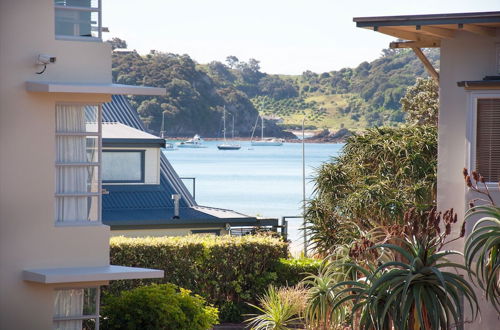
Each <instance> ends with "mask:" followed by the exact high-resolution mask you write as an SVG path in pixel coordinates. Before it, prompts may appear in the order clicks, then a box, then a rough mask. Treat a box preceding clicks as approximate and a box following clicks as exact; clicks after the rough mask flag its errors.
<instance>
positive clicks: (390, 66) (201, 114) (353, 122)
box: [109, 38, 439, 136]
mask: <svg viewBox="0 0 500 330" xmlns="http://www.w3.org/2000/svg"><path fill="white" fill-rule="evenodd" d="M109 43H110V44H111V45H112V47H114V48H117V47H123V46H126V42H125V41H124V40H121V39H117V38H115V39H113V40H110V41H109ZM427 56H428V57H429V59H430V60H431V62H433V64H434V65H438V62H439V60H438V58H439V54H438V52H436V51H435V50H430V51H428V52H427ZM112 59H113V71H112V72H113V79H114V81H115V82H118V83H124V84H135V85H150V86H156V87H164V88H166V90H167V96H165V97H157V98H154V99H151V98H150V97H144V96H132V97H131V101H132V104H133V105H134V106H135V107H136V108H140V109H139V115H140V117H141V118H142V120H144V121H145V122H146V123H147V125H148V128H149V129H150V130H152V131H159V130H160V126H161V121H162V117H163V114H165V122H166V131H167V134H169V135H171V136H186V135H192V134H195V133H199V134H202V135H204V136H219V135H220V132H221V109H222V107H223V106H225V107H226V110H227V111H228V112H230V113H231V114H232V115H234V117H235V120H236V125H235V126H236V128H235V133H236V135H239V136H249V135H250V134H251V130H252V127H253V123H254V121H255V118H256V117H257V111H256V109H255V107H254V105H253V104H258V102H256V101H255V100H254V102H253V104H252V102H250V101H249V100H250V99H255V98H257V101H258V100H259V98H261V97H265V98H267V99H268V100H269V102H268V104H267V105H266V106H265V107H260V108H259V111H261V112H263V113H264V112H265V113H267V114H276V115H278V116H282V117H284V118H285V119H287V120H289V121H290V122H288V123H290V124H297V123H298V120H299V119H297V118H296V117H297V116H299V117H300V121H301V120H302V117H303V115H304V114H306V115H307V120H308V121H309V122H310V123H314V125H316V126H318V127H324V126H325V124H326V123H327V124H328V125H330V126H331V125H333V124H332V120H333V121H342V123H344V124H345V125H346V127H347V128H363V127H374V126H380V125H389V126H394V125H398V124H399V123H401V122H403V120H404V118H403V117H404V116H403V112H402V111H401V109H400V104H399V101H400V99H401V98H402V97H403V96H404V94H405V91H406V88H407V87H409V86H412V85H413V84H414V83H415V81H416V78H418V77H426V73H425V70H424V68H423V66H422V64H421V63H420V62H419V60H418V59H417V58H416V56H415V55H414V54H413V53H412V52H411V51H409V50H385V51H384V54H383V55H382V56H381V57H380V58H379V59H376V60H375V61H372V62H370V63H368V62H363V63H361V64H360V65H359V66H358V67H357V68H355V69H351V68H344V69H341V70H339V71H332V72H324V73H321V74H316V73H313V72H310V71H306V72H304V73H303V74H302V75H300V76H289V75H288V76H287V75H269V74H266V73H263V72H261V71H260V70H261V69H260V64H259V61H257V60H255V59H250V60H249V61H248V62H244V61H240V60H239V59H238V58H237V57H235V56H228V57H227V59H226V62H227V64H224V63H222V62H218V61H212V62H210V63H208V64H197V63H195V62H194V61H193V60H192V59H191V58H190V57H189V56H188V55H177V54H171V53H161V52H157V51H151V53H150V54H148V55H145V56H141V55H139V54H137V53H136V52H132V53H119V52H115V53H113V57H112ZM234 95H238V96H237V97H231V96H234ZM318 96H325V97H332V96H345V97H346V103H348V104H347V105H344V104H336V103H332V104H329V105H328V104H314V103H313V102H306V99H308V98H312V97H318ZM145 102H147V103H148V104H145ZM304 104H305V106H304ZM306 110H307V111H306ZM304 111H305V112H304ZM333 115H335V118H333V119H332V118H331V117H332V116H333ZM354 126H355V127H354ZM335 127H340V123H338V124H337V125H335ZM268 128H269V130H268V132H269V135H275V136H282V134H283V133H282V131H281V130H280V129H279V127H277V126H275V125H272V124H271V125H270V126H269V127H268ZM330 128H333V126H332V127H330Z"/></svg>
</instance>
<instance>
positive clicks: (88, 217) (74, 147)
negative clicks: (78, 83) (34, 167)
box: [55, 105, 100, 223]
mask: <svg viewBox="0 0 500 330" xmlns="http://www.w3.org/2000/svg"><path fill="white" fill-rule="evenodd" d="M98 118H99V107H98V106H83V105H57V107H56V192H55V193H56V203H55V204H56V205H55V207H56V211H55V219H56V222H57V223H62V222H81V221H98V220H99V219H100V215H99V208H100V181H99V171H100V166H99V165H100V164H99V161H100V159H99V145H100V144H99V139H100V132H99V127H100V125H98V123H97V122H96V120H97V121H98Z"/></svg>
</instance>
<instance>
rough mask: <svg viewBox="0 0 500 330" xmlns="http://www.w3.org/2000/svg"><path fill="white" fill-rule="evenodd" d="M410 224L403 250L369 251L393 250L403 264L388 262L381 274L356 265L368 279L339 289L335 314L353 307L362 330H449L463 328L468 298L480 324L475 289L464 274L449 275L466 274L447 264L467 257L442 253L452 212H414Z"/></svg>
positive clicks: (389, 246) (396, 247)
mask: <svg viewBox="0 0 500 330" xmlns="http://www.w3.org/2000/svg"><path fill="white" fill-rule="evenodd" d="M441 220H443V222H444V224H443V226H444V228H445V231H444V232H443V233H441V232H440V223H441ZM405 221H406V223H407V224H406V225H405V226H404V227H403V228H402V230H403V234H404V235H403V236H404V239H399V242H400V245H395V244H387V243H386V244H379V245H376V246H373V247H368V249H369V250H371V249H377V250H384V249H389V250H391V251H393V252H394V253H395V254H398V255H399V256H400V261H389V262H384V263H383V264H382V265H380V266H379V267H377V268H376V269H375V267H361V266H359V265H351V266H356V267H357V269H358V271H359V272H360V273H361V274H363V275H364V276H365V278H364V279H363V280H362V281H359V280H358V281H344V282H340V283H338V284H337V285H336V286H335V287H334V289H338V288H340V289H341V290H339V292H338V293H337V295H336V297H335V304H334V308H341V307H342V306H343V305H345V304H346V303H352V304H353V314H355V313H359V314H360V326H361V328H362V329H373V328H375V329H390V328H391V327H394V328H395V329H439V328H443V329H448V328H450V327H451V326H452V325H457V324H460V323H462V322H463V320H462V315H463V312H464V309H463V306H462V303H461V299H462V297H464V299H465V301H466V302H467V304H468V305H469V307H470V308H471V311H472V315H473V317H474V318H475V317H476V316H477V313H478V302H477V298H476V295H475V293H474V290H473V289H472V287H471V285H470V284H469V283H467V282H466V281H465V280H464V279H463V278H462V277H461V276H459V275H458V274H456V273H454V272H450V271H446V269H448V268H450V267H451V268H459V269H465V266H463V265H461V264H459V263H456V262H451V261H449V260H448V259H447V257H448V256H452V255H455V256H460V255H461V253H459V252H456V251H440V249H441V248H442V247H443V245H444V244H445V238H446V237H447V236H448V235H449V234H450V233H451V225H452V224H454V223H455V222H456V216H455V215H454V214H453V212H452V211H447V212H445V214H444V215H443V217H441V214H440V213H436V212H435V209H433V210H431V211H430V212H426V213H423V214H422V213H419V212H417V211H416V210H415V209H412V210H410V211H409V212H407V213H406V215H405ZM462 228H463V227H462ZM462 232H463V229H462Z"/></svg>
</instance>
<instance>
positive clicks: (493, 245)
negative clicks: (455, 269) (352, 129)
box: [464, 169, 500, 313]
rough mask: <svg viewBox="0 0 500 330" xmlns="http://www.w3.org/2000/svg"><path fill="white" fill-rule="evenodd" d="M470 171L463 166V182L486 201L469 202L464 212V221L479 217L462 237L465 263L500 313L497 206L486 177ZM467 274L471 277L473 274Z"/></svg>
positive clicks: (499, 251)
mask: <svg viewBox="0 0 500 330" xmlns="http://www.w3.org/2000/svg"><path fill="white" fill-rule="evenodd" d="M471 174H472V175H471V176H469V173H468V172H467V170H465V169H464V178H465V183H466V184H467V186H468V187H469V189H471V190H472V191H475V192H476V193H479V194H481V195H483V196H485V198H484V199H482V201H483V202H486V204H483V205H474V202H472V203H471V208H470V209H469V210H468V211H467V213H466V214H465V220H466V221H468V220H473V219H475V218H477V217H482V218H481V219H480V220H479V221H477V222H476V224H475V225H474V227H473V228H472V232H471V233H470V235H469V236H468V237H467V240H466V241H465V247H464V254H465V265H466V266H467V268H468V269H469V270H470V272H469V275H473V274H474V271H475V276H476V277H477V281H478V283H479V286H480V287H481V289H482V290H483V291H484V292H485V294H486V299H488V300H489V301H490V302H491V303H492V304H493V306H494V307H495V309H496V310H497V311H498V312H499V313H500V207H498V206H497V205H495V201H494V200H493V198H492V196H491V193H490V191H489V189H488V186H487V185H486V183H485V179H484V178H483V177H482V176H481V175H480V174H479V173H478V172H476V171H473V172H472V173H471ZM479 184H482V185H483V186H484V189H480V188H479V186H478V185H479ZM479 200H481V199H479ZM477 201H478V200H476V201H475V202H477ZM474 263H475V267H474ZM470 277H471V279H472V280H474V276H470Z"/></svg>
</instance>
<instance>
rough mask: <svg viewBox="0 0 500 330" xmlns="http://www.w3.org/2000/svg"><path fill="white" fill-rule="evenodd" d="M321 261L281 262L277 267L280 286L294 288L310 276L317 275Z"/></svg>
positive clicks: (293, 260)
mask: <svg viewBox="0 0 500 330" xmlns="http://www.w3.org/2000/svg"><path fill="white" fill-rule="evenodd" d="M320 265H321V260H318V259H312V258H297V259H285V258H282V259H280V260H279V262H278V264H277V266H276V274H277V276H278V279H277V284H278V285H279V286H294V285H297V284H298V283H299V282H301V281H302V280H303V279H304V278H305V277H307V275H308V274H311V273H313V274H316V273H317V272H318V270H319V267H320Z"/></svg>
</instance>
